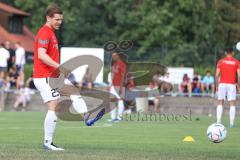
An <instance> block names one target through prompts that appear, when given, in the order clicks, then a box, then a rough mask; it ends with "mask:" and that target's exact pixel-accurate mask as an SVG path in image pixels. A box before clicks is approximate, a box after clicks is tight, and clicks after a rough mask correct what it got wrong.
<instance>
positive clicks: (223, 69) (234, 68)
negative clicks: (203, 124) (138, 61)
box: [215, 48, 240, 128]
mask: <svg viewBox="0 0 240 160" xmlns="http://www.w3.org/2000/svg"><path fill="white" fill-rule="evenodd" d="M225 54H226V57H224V58H222V59H220V60H219V61H218V64H217V69H216V75H215V81H216V89H217V91H218V106H217V123H221V117H222V112H223V104H224V100H225V98H226V97H227V100H228V101H229V104H230V111H229V117H230V128H232V127H233V126H234V118H235V112H236V107H235V106H236V92H237V91H236V84H237V81H238V82H239V78H240V64H239V61H238V60H237V59H235V58H233V54H234V50H233V49H232V48H227V49H226V51H225ZM236 75H238V77H237V78H236ZM218 83H219V85H218Z"/></svg>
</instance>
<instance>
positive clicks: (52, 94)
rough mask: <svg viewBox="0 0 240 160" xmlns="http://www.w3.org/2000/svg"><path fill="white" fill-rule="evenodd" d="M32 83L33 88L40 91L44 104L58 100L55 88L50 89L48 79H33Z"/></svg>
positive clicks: (58, 96) (58, 95)
mask: <svg viewBox="0 0 240 160" xmlns="http://www.w3.org/2000/svg"><path fill="white" fill-rule="evenodd" d="M33 82H34V85H35V87H36V88H37V89H38V90H39V91H40V94H41V97H42V99H43V102H44V103H47V102H49V101H53V100H57V99H58V98H60V94H59V93H58V91H57V88H51V87H50V85H49V78H33Z"/></svg>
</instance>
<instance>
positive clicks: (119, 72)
mask: <svg viewBox="0 0 240 160" xmlns="http://www.w3.org/2000/svg"><path fill="white" fill-rule="evenodd" d="M125 72H126V64H125V63H124V62H123V61H121V60H119V61H117V62H115V63H114V64H113V65H112V84H113V86H121V85H123V82H122V80H124V77H125Z"/></svg>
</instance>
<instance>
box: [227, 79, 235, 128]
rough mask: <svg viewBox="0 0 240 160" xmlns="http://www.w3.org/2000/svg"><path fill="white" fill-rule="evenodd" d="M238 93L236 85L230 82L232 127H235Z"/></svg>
mask: <svg viewBox="0 0 240 160" xmlns="http://www.w3.org/2000/svg"><path fill="white" fill-rule="evenodd" d="M236 94H237V91H236V85H234V84H228V91H227V97H228V101H229V105H230V110H229V120H230V128H233V127H234V119H235V115H236Z"/></svg>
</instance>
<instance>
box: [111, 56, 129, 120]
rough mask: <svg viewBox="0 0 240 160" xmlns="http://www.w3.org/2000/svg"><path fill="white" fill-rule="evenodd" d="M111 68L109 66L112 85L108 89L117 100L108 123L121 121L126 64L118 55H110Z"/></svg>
mask: <svg viewBox="0 0 240 160" xmlns="http://www.w3.org/2000/svg"><path fill="white" fill-rule="evenodd" d="M112 61H113V63H112V66H111V76H112V84H111V87H110V93H112V94H113V95H115V96H116V97H117V99H118V104H117V107H116V108H114V109H113V110H112V111H111V113H110V114H111V120H110V121H119V120H122V114H123V111H124V103H123V99H122V98H123V96H124V94H125V88H124V80H125V75H126V64H125V62H124V61H123V60H122V59H121V57H120V55H119V54H118V53H113V54H112Z"/></svg>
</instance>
